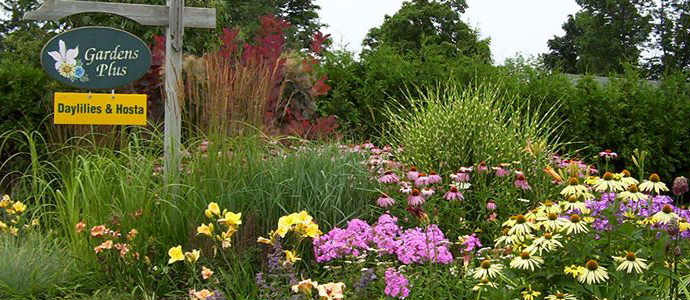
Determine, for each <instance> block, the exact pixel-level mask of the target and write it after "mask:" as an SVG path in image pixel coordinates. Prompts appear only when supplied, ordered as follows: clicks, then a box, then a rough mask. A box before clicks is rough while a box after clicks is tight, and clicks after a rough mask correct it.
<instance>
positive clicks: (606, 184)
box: [594, 172, 624, 193]
mask: <svg viewBox="0 0 690 300" xmlns="http://www.w3.org/2000/svg"><path fill="white" fill-rule="evenodd" d="M623 189H624V187H623V183H621V182H620V181H619V180H616V178H615V176H614V175H613V173H611V172H606V173H604V176H602V178H601V179H599V180H598V181H597V183H595V184H594V190H596V191H597V192H600V193H603V192H616V193H617V192H620V191H622V190H623Z"/></svg>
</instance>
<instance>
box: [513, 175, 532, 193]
mask: <svg viewBox="0 0 690 300" xmlns="http://www.w3.org/2000/svg"><path fill="white" fill-rule="evenodd" d="M515 187H516V188H519V189H523V190H530V189H532V188H531V187H530V186H529V183H528V182H527V178H525V174H523V173H522V172H520V171H515Z"/></svg>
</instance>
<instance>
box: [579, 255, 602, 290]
mask: <svg viewBox="0 0 690 300" xmlns="http://www.w3.org/2000/svg"><path fill="white" fill-rule="evenodd" d="M608 279H609V274H608V273H607V272H606V268H604V267H602V266H601V265H599V263H598V262H597V261H596V260H593V259H590V260H589V261H587V263H586V264H585V268H584V269H582V274H580V276H578V277H577V280H578V281H580V283H587V284H598V283H601V282H604V281H606V280H608Z"/></svg>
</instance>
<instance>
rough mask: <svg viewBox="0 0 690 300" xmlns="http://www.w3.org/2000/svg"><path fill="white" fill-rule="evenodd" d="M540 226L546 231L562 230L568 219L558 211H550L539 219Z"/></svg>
mask: <svg viewBox="0 0 690 300" xmlns="http://www.w3.org/2000/svg"><path fill="white" fill-rule="evenodd" d="M538 221H539V223H537V225H538V226H541V227H543V228H544V229H545V230H546V231H552V232H553V231H560V230H561V228H562V227H563V226H564V225H565V223H566V221H565V220H564V219H563V218H560V216H559V215H558V214H556V213H549V214H547V215H546V216H545V217H541V218H539V219H538Z"/></svg>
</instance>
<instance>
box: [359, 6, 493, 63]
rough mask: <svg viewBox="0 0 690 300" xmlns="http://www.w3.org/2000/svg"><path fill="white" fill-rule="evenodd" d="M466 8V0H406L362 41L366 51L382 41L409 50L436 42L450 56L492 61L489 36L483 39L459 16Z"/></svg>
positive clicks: (417, 50) (415, 49)
mask: <svg viewBox="0 0 690 300" xmlns="http://www.w3.org/2000/svg"><path fill="white" fill-rule="evenodd" d="M466 8H467V4H466V3H465V1H464V0H445V1H437V0H411V1H406V2H405V3H403V6H402V8H401V9H400V10H399V11H398V12H397V13H396V14H395V15H393V16H386V17H385V20H384V22H383V24H382V25H381V26H380V27H376V28H372V29H371V30H369V33H368V34H367V37H366V38H365V40H364V43H363V45H364V46H365V47H366V49H365V52H368V51H373V50H375V49H377V48H379V47H381V46H382V45H386V46H390V47H393V48H396V49H398V50H400V51H402V52H408V53H409V52H419V51H421V50H422V49H423V48H424V46H437V47H440V48H441V49H442V50H443V52H445V53H446V55H447V56H450V57H455V56H459V55H464V56H471V57H480V58H483V59H484V60H485V61H487V62H490V61H491V51H490V49H489V40H488V39H484V40H482V39H480V38H479V34H478V33H477V31H476V30H473V29H472V28H470V26H468V25H467V24H465V23H464V22H463V21H462V19H461V18H460V16H461V13H463V12H464V11H465V9H466ZM365 55H366V53H365Z"/></svg>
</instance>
